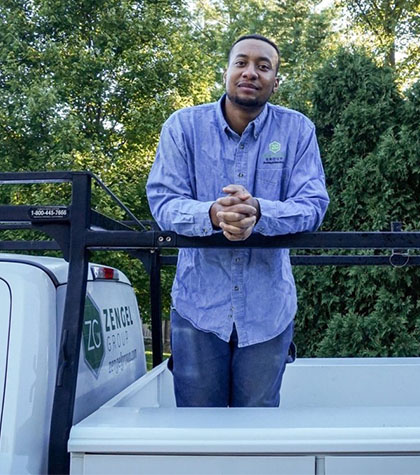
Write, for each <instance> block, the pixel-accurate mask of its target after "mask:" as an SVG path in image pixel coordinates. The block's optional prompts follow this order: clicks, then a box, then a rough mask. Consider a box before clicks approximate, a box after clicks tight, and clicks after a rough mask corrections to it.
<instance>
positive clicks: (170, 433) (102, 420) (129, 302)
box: [0, 254, 420, 475]
mask: <svg viewBox="0 0 420 475" xmlns="http://www.w3.org/2000/svg"><path fill="white" fill-rule="evenodd" d="M67 267H68V264H67V263H66V262H65V261H64V260H62V259H57V258H48V257H33V256H22V255H16V254H14V255H13V254H0V302H1V306H0V404H1V405H0V414H1V419H0V421H1V422H0V424H1V425H0V473H1V474H43V473H47V451H48V438H49V427H50V417H51V407H52V396H53V388H54V380H55V372H56V366H57V348H58V344H57V342H58V335H59V334H60V321H61V318H62V315H63V304H64V295H65V292H66V280H67V279H66V277H67ZM140 323H141V320H140V317H139V313H138V311H137V303H136V300H135V296H134V293H133V290H132V288H131V286H130V284H129V282H128V280H127V278H126V277H125V276H124V274H122V273H121V272H119V271H117V270H115V269H111V268H106V267H102V266H98V265H92V264H91V265H90V267H89V277H88V286H87V296H86V304H85V316H84V332H83V342H82V352H81V355H80V363H79V376H78V384H77V393H76V404H75V414H74V423H75V425H74V427H73V428H72V430H71V433H70V439H69V445H68V448H69V451H70V453H71V474H74V475H76V474H84V475H88V474H92V475H93V474H96V475H99V474H104V475H105V474H115V475H117V474H133V475H134V474H147V475H152V474H160V475H164V474H165V475H166V474H177V475H181V474H182V475H189V474H190V475H198V474H199V475H210V474H211V475H215V474H224V475H246V474H255V475H257V474H264V475H265V474H267V475H268V474H273V475H274V474H278V475H280V474H282V475H294V474H301V475H338V474H341V475H343V474H347V475H365V474H366V475H368V474H369V475H371V474H377V475H386V474H393V475H418V474H419V473H420V384H419V383H418V382H419V381H420V362H419V361H418V359H417V358H373V359H371V358H366V359H357V358H349V359H298V360H297V361H296V362H295V363H294V364H293V365H290V366H288V367H287V370H286V373H285V377H284V384H283V388H282V397H281V406H280V408H279V409H266V408H261V409H258V408H255V409H254V408H252V409H251V408H244V409H239V408H235V409H214V408H194V409H192V408H191V409H180V408H176V407H175V403H174V396H173V386H172V376H171V373H170V372H169V370H168V369H167V366H166V363H165V362H164V363H162V364H161V365H159V366H158V367H156V368H154V369H153V370H152V371H150V372H149V373H146V367H145V356H144V346H143V341H142V334H141V332H142V330H141V324H140ZM130 383H131V384H130ZM112 396H114V397H112ZM101 405H102V406H101ZM99 406H101V407H99ZM98 407H99V409H98V410H96V412H93V411H94V410H95V409H96V408H98ZM92 412H93V413H92ZM91 413H92V414H91ZM89 414H91V415H89ZM86 416H87V417H86Z"/></svg>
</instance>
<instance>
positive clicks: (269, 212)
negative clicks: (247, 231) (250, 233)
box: [254, 198, 278, 235]
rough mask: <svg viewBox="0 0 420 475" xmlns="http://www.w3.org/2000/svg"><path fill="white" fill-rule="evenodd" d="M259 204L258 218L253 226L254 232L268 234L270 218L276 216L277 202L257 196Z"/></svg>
mask: <svg viewBox="0 0 420 475" xmlns="http://www.w3.org/2000/svg"><path fill="white" fill-rule="evenodd" d="M257 200H258V203H259V204H260V213H261V214H260V219H259V220H258V223H257V224H256V225H255V226H254V232H256V233H259V234H265V235H270V231H269V229H270V220H271V219H272V218H273V217H275V216H277V212H278V210H277V202H276V201H270V200H265V199H264V198H257Z"/></svg>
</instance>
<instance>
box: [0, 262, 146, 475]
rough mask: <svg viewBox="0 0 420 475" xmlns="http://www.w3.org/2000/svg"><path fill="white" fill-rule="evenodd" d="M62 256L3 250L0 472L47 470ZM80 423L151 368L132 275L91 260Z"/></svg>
mask: <svg viewBox="0 0 420 475" xmlns="http://www.w3.org/2000/svg"><path fill="white" fill-rule="evenodd" d="M67 276H68V263H67V262H65V261H64V259H58V258H51V257H35V256H26V255H18V254H3V253H0V474H26V473H28V474H29V473H31V474H41V473H47V456H48V447H49V433H50V420H51V412H52V405H53V395H54V387H55V380H56V372H57V360H58V351H59V348H58V347H59V344H58V343H59V340H60V338H59V336H60V334H61V324H62V319H63V310H64V301H65V295H66V289H67ZM81 346H82V351H81V353H80V362H79V373H78V379H77V393H76V403H75V406H74V418H73V420H74V422H75V423H76V422H79V421H80V420H82V419H83V418H84V417H86V416H87V415H89V414H90V413H92V412H93V411H94V410H95V409H97V408H98V407H99V406H100V405H101V404H103V403H104V402H106V401H108V400H109V399H110V398H111V397H112V396H114V395H115V394H118V393H119V392H120V391H122V390H123V389H124V388H126V387H127V386H128V385H129V384H130V383H132V382H133V381H135V380H137V379H138V378H140V377H141V376H143V375H144V374H145V373H146V363H145V353H144V346H143V338H142V330H141V319H140V315H139V311H138V306H137V301H136V298H135V295H134V291H133V289H132V287H131V285H130V282H129V281H128V279H127V277H126V276H125V275H124V274H123V273H121V272H119V271H117V270H116V269H112V268H109V267H103V266H98V265H93V264H91V265H90V266H89V275H88V283H87V292H86V301H85V312H84V321H83V337H82V345H81Z"/></svg>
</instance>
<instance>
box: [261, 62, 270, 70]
mask: <svg viewBox="0 0 420 475" xmlns="http://www.w3.org/2000/svg"><path fill="white" fill-rule="evenodd" d="M259 68H260V69H261V71H269V70H270V69H271V68H270V66H268V64H260V66H259Z"/></svg>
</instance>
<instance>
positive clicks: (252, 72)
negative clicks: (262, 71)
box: [242, 63, 258, 79]
mask: <svg viewBox="0 0 420 475" xmlns="http://www.w3.org/2000/svg"><path fill="white" fill-rule="evenodd" d="M242 77H245V78H247V79H256V78H257V77H258V72H257V69H256V67H255V65H254V64H252V63H249V64H248V65H247V67H246V68H245V69H244V70H243V71H242Z"/></svg>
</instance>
